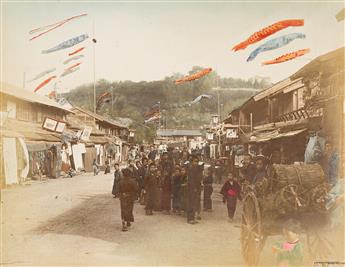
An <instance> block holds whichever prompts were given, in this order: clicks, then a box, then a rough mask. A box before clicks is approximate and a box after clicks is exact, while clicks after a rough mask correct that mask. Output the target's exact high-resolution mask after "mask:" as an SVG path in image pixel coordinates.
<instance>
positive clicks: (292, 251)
mask: <svg viewBox="0 0 345 267" xmlns="http://www.w3.org/2000/svg"><path fill="white" fill-rule="evenodd" d="M299 232H300V226H299V223H298V222H297V221H295V220H288V221H287V222H286V224H285V225H284V227H283V235H284V238H285V242H284V243H283V244H279V245H276V246H273V247H272V251H273V253H276V254H277V264H278V266H279V267H288V266H301V265H302V264H303V246H302V244H301V242H300V240H299V234H298V233H299Z"/></svg>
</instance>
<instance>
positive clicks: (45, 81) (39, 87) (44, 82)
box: [34, 75, 56, 93]
mask: <svg viewBox="0 0 345 267" xmlns="http://www.w3.org/2000/svg"><path fill="white" fill-rule="evenodd" d="M55 78H56V76H55V75H54V76H51V77H49V78H48V79H46V80H44V81H43V82H41V83H40V84H39V85H38V86H37V87H36V88H35V90H34V92H35V93H36V92H37V91H38V90H40V89H41V88H42V87H43V86H45V85H47V84H48V83H49V82H50V81H51V80H53V79H55Z"/></svg>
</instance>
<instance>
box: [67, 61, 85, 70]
mask: <svg viewBox="0 0 345 267" xmlns="http://www.w3.org/2000/svg"><path fill="white" fill-rule="evenodd" d="M80 64H81V62H78V63H75V64H74V65H72V66H70V67H68V68H67V69H65V71H67V70H71V69H74V68H75V67H78V66H79V65H80Z"/></svg>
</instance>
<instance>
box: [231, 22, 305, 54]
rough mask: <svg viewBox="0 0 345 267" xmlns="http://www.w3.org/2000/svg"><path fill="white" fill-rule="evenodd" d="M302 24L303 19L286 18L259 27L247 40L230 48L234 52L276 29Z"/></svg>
mask: <svg viewBox="0 0 345 267" xmlns="http://www.w3.org/2000/svg"><path fill="white" fill-rule="evenodd" d="M303 25H304V20H303V19H288V20H281V21H278V22H276V23H274V24H272V25H270V26H268V27H266V28H263V29H261V30H260V31H257V32H255V33H253V34H252V35H251V36H249V37H248V39H247V40H245V41H243V42H242V43H239V44H238V45H236V46H234V47H233V48H232V50H234V51H235V52H236V51H238V50H241V49H246V47H247V46H249V45H251V44H255V43H257V42H259V41H261V40H262V39H265V38H266V37H268V36H270V35H272V34H274V33H276V32H278V31H281V30H283V29H285V28H287V27H297V26H303Z"/></svg>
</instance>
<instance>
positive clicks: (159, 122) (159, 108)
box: [158, 101, 162, 129]
mask: <svg viewBox="0 0 345 267" xmlns="http://www.w3.org/2000/svg"><path fill="white" fill-rule="evenodd" d="M158 110H159V117H160V118H159V120H158V129H160V128H161V119H162V113H161V101H158Z"/></svg>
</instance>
